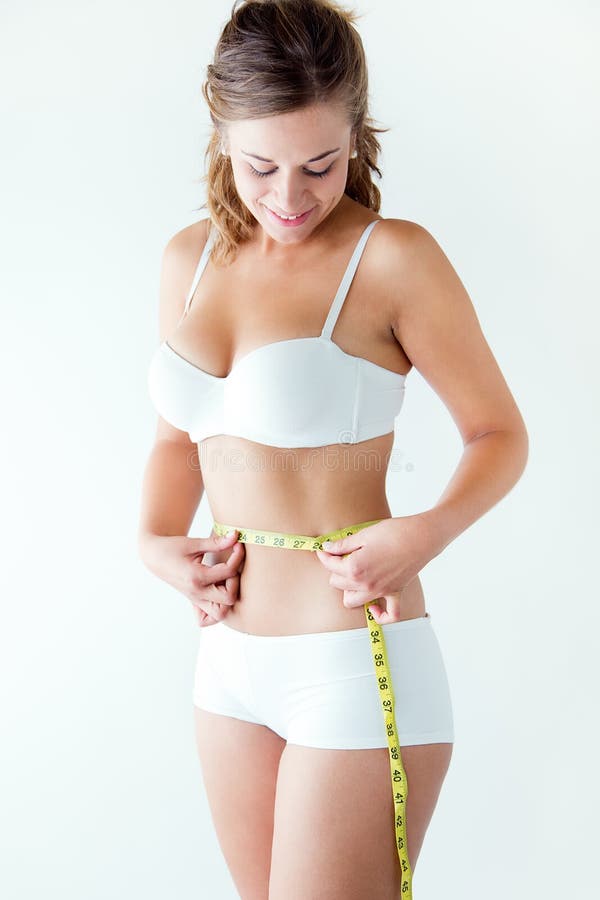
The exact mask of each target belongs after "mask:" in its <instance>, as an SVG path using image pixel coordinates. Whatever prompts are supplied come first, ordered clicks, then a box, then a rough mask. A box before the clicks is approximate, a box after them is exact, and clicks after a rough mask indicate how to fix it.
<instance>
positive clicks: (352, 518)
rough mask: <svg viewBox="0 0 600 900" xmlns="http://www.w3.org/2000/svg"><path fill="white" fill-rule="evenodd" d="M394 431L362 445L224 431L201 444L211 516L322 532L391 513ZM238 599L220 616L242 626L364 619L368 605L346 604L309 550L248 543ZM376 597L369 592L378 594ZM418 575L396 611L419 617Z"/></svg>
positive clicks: (261, 629)
mask: <svg viewBox="0 0 600 900" xmlns="http://www.w3.org/2000/svg"><path fill="white" fill-rule="evenodd" d="M392 446H393V434H386V435H382V436H380V437H376V438H372V439H370V440H366V441H361V442H360V443H358V444H331V445H328V446H326V447H315V448H305V447H300V448H291V449H287V448H278V447H270V446H267V445H264V444H258V443H254V442H253V441H249V440H246V439H244V438H238V437H232V436H230V435H215V436H212V437H210V438H207V439H205V440H204V441H202V442H201V443H200V444H199V445H198V458H197V460H196V464H198V465H199V466H200V469H201V472H202V478H203V483H204V488H205V492H206V495H207V499H208V503H209V507H210V511H211V515H212V518H213V519H214V520H215V521H216V522H220V523H223V524H226V525H233V526H234V527H236V528H238V529H239V528H253V529H257V530H265V531H278V532H285V533H289V534H305V535H312V536H315V535H320V534H325V533H327V532H330V531H336V530H337V529H339V528H344V527H347V526H350V525H355V524H358V523H362V522H367V521H371V520H373V519H386V518H389V517H390V516H391V512H390V508H389V504H388V501H387V497H386V493H385V480H386V473H387V470H388V466H389V464H390V457H391V450H392ZM244 547H245V559H244V562H243V568H242V571H241V573H240V585H239V599H238V601H237V602H236V603H235V604H234V606H233V607H232V608H231V609H230V610H229V611H228V612H227V614H226V616H225V618H224V619H223V622H224V624H225V625H227V626H228V627H229V628H233V629H235V630H237V631H243V632H246V633H247V634H260V635H286V634H307V633H310V632H319V631H341V630H344V629H350V628H364V627H365V625H366V617H365V609H364V604H362V605H360V606H358V607H354V608H352V607H350V608H347V607H345V606H344V604H343V596H344V592H343V591H342V590H341V589H339V588H337V587H332V586H331V585H330V584H329V579H330V576H331V572H330V571H329V570H328V569H326V568H325V566H324V565H323V564H322V563H321V561H320V560H319V557H318V556H317V554H316V553H315V552H313V551H307V550H290V549H285V548H279V547H268V546H260V545H257V544H251V543H247V544H246V543H245V544H244ZM374 599H375V598H374ZM425 614H426V610H425V598H424V594H423V588H422V585H421V581H420V579H419V577H418V576H417V577H416V578H413V579H412V580H411V582H410V583H409V584H408V585H407V586H406V587H405V588H404V591H403V593H402V607H401V612H400V615H399V618H400V619H414V618H417V617H419V616H424V615H425Z"/></svg>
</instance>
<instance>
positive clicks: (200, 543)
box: [189, 529, 238, 553]
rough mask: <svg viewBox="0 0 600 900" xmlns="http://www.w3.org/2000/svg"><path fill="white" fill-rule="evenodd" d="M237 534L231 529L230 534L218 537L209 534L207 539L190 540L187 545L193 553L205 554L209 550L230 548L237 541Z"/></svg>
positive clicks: (218, 535)
mask: <svg viewBox="0 0 600 900" xmlns="http://www.w3.org/2000/svg"><path fill="white" fill-rule="evenodd" d="M237 536H238V532H237V530H236V529H233V530H232V531H231V532H230V533H228V534H224V535H220V534H215V533H214V532H211V533H210V534H209V536H208V537H201V538H190V539H189V544H190V547H191V548H192V550H193V552H196V553H206V552H207V551H209V550H219V549H222V548H223V547H227V546H231V545H232V544H233V543H235V541H237Z"/></svg>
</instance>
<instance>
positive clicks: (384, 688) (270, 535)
mask: <svg viewBox="0 0 600 900" xmlns="http://www.w3.org/2000/svg"><path fill="white" fill-rule="evenodd" d="M380 521H381V519H372V520H371V521H369V522H360V523H359V524H358V525H349V526H348V527H347V528H340V529H338V531H330V532H328V533H327V534H319V535H317V537H312V536H311V535H307V534H287V533H285V532H281V531H256V530H254V529H252V528H238V527H237V525H223V524H221V523H220V522H214V523H213V531H214V532H215V533H216V534H218V535H224V534H226V533H227V532H228V531H231V530H232V529H235V530H236V531H237V532H238V541H241V542H242V543H244V544H261V545H262V546H265V547H285V549H286V550H321V549H322V545H323V542H324V541H337V540H339V539H340V538H343V537H347V536H348V535H349V534H354V533H355V532H357V531H360V530H361V528H366V527H367V526H368V525H375V524H376V523H377V522H380ZM369 603H373V600H369V601H368V602H367V603H366V604H365V615H366V617H367V626H368V628H369V637H370V641H371V651H372V654H373V664H374V665H375V675H376V677H377V683H378V685H379V696H380V697H381V709H382V711H383V718H384V721H385V729H386V732H387V740H388V748H389V754H390V770H391V775H392V794H393V797H394V828H395V833H396V847H397V850H398V857H399V859H400V871H401V873H402V881H401V893H402V897H405V898H406V900H412V871H411V868H410V862H409V860H408V842H407V839H406V798H407V797H408V780H407V778H406V772H405V771H404V766H403V765H402V756H401V754H400V741H399V740H398V729H397V728H396V719H395V717H394V691H393V687H392V679H391V676H390V670H389V667H388V660H387V654H386V650H385V641H384V639H383V631H382V630H381V626H380V625H379V623H378V622H376V621H375V619H374V617H373V615H372V614H371V612H370V611H369V608H368V606H369Z"/></svg>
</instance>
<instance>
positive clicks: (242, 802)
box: [194, 706, 285, 900]
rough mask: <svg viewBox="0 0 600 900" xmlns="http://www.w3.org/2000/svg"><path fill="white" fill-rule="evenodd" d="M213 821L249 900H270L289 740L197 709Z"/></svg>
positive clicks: (198, 738) (198, 737)
mask: <svg viewBox="0 0 600 900" xmlns="http://www.w3.org/2000/svg"><path fill="white" fill-rule="evenodd" d="M194 715H195V726H196V744H197V749H198V756H199V759H200V763H201V767H202V777H203V781H204V786H205V789H206V795H207V799H208V803H209V806H210V810H211V815H212V820H213V824H214V827H215V831H216V834H217V838H218V840H219V844H220V847H221V849H222V851H223V856H224V857H225V862H226V863H227V867H228V869H229V871H230V872H231V876H232V878H233V880H234V882H235V885H236V887H237V890H238V891H239V893H240V896H241V897H243V898H244V900H267V897H268V885H269V872H270V864H271V845H272V839H273V809H274V805H275V790H276V784H277V772H278V768H279V760H280V757H281V754H282V751H283V748H284V747H285V741H284V740H283V738H281V737H280V736H279V735H277V734H275V733H274V732H273V731H271V730H270V729H269V728H266V727H265V726H264V725H257V724H254V723H252V722H245V721H243V720H242V719H236V718H234V717H232V716H227V715H219V714H217V713H213V712H208V711H206V710H204V709H200V708H198V707H197V706H195V707H194Z"/></svg>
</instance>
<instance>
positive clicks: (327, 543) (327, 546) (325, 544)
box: [321, 541, 333, 550]
mask: <svg viewBox="0 0 600 900" xmlns="http://www.w3.org/2000/svg"><path fill="white" fill-rule="evenodd" d="M321 547H322V548H323V550H331V548H332V547H333V541H323V543H322V544H321Z"/></svg>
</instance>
